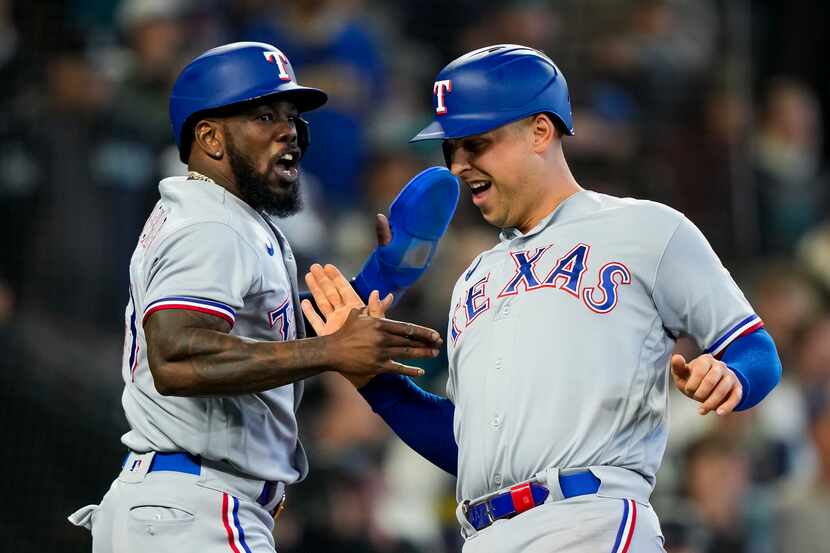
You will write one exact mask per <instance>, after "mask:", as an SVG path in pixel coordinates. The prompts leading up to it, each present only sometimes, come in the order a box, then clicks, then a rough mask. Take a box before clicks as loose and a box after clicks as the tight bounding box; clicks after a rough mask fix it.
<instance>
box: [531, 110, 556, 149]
mask: <svg viewBox="0 0 830 553" xmlns="http://www.w3.org/2000/svg"><path fill="white" fill-rule="evenodd" d="M530 132H531V136H532V144H533V151H534V152H536V153H537V154H541V153H543V152H545V151H546V150H547V149H548V147H549V146H550V144H551V143H552V142H554V141H555V140H556V139H557V138H558V136H559V134H558V131H557V130H556V125H554V123H553V121H552V120H551V118H550V116H548V115H547V114H546V113H539V114H537V115H534V116H533V119H532V121H531V122H530Z"/></svg>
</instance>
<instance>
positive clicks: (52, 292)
mask: <svg viewBox="0 0 830 553" xmlns="http://www.w3.org/2000/svg"><path fill="white" fill-rule="evenodd" d="M821 9H822V8H821V3H815V2H806V1H797V0H793V1H790V2H777V1H752V2H751V1H750V0H734V1H730V0H560V1H553V0H550V1H547V2H543V1H539V0H501V1H496V0H489V1H488V0H475V1H473V0H454V1H441V0H417V1H406V0H292V1H277V0H238V1H232V0H199V1H197V0H121V1H118V0H85V1H83V2H70V1H64V2H59V1H56V0H39V1H37V2H12V1H11V0H0V79H2V85H3V86H0V233H1V234H2V237H3V246H2V251H1V252H0V351H2V353H0V375H2V376H0V378H2V385H0V390H2V391H0V397H2V402H0V421H2V424H1V425H0V426H2V429H3V430H2V438H0V439H1V440H2V444H3V453H2V455H0V459H2V463H3V466H4V467H5V470H3V475H4V484H3V486H2V488H1V489H2V491H3V492H4V495H5V496H6V500H4V501H3V502H2V504H3V505H2V507H0V512H2V516H0V543H1V544H2V546H1V547H0V549H2V550H3V551H17V552H30V551H38V552H40V551H60V552H64V551H66V552H70V551H71V552H75V551H88V550H89V543H90V537H89V534H88V532H85V531H83V530H79V529H78V528H75V527H73V526H71V525H69V524H68V523H67V522H66V520H65V516H66V515H67V514H69V513H70V512H71V511H73V510H74V509H75V508H76V507H79V506H81V505H83V504H86V503H92V502H96V501H98V499H99V498H100V497H101V496H102V495H103V493H104V492H105V491H106V488H107V486H108V485H109V483H110V482H111V480H112V479H113V478H114V477H115V475H116V473H117V471H118V468H119V463H120V459H121V458H122V456H123V454H124V449H123V446H121V444H120V442H119V437H120V435H121V434H122V433H123V432H124V431H125V425H126V422H125V419H124V416H123V413H122V410H121V407H120V392H121V387H122V385H121V376H120V375H121V370H120V361H121V348H122V342H123V334H124V333H123V312H124V306H125V304H126V301H127V279H128V274H127V267H128V262H129V257H130V255H131V253H132V251H133V248H134V246H135V242H136V238H137V236H138V233H139V230H140V228H141V226H142V224H143V222H144V219H145V217H146V216H147V215H148V212H149V210H150V208H151V206H152V205H153V203H154V202H155V201H156V199H157V195H158V191H157V185H158V180H159V179H160V178H163V177H165V176H169V175H176V174H183V172H184V171H185V167H184V166H183V165H182V164H181V163H180V162H179V160H178V156H177V152H176V150H175V146H174V144H173V139H172V135H171V131H170V126H169V122H168V116H167V102H168V94H169V91H170V88H171V85H172V83H173V81H174V79H175V77H176V75H177V74H178V72H179V71H180V69H181V68H182V67H183V66H184V64H186V63H187V62H188V61H189V60H190V59H192V57H194V56H195V55H197V54H199V53H201V52H202V51H204V50H206V49H208V48H211V47H214V46H216V45H219V44H222V43H226V42H231V41H236V40H258V41H264V42H269V43H272V44H275V45H276V46H277V47H279V48H280V49H282V50H283V51H284V52H285V53H286V54H287V55H288V57H289V58H290V59H291V61H292V63H293V64H294V68H295V70H296V72H297V74H298V76H299V79H300V81H301V82H302V83H303V84H306V85H310V86H318V87H320V88H322V89H324V90H326V91H328V93H329V95H330V101H329V103H328V104H327V105H326V106H325V107H324V108H323V109H320V110H318V111H315V112H313V113H309V114H308V116H307V118H308V120H309V121H310V122H311V125H312V129H313V131H312V134H313V141H312V142H313V145H312V147H311V149H310V151H309V153H308V155H307V157H306V158H305V159H304V160H303V180H302V182H303V194H304V196H305V205H306V209H305V210H304V211H303V212H302V213H301V214H299V215H296V216H294V217H292V218H289V219H286V220H284V224H283V228H284V230H285V232H286V234H287V235H288V236H289V239H290V241H291V242H292V244H293V247H294V250H295V252H296V253H297V254H298V257H299V258H300V259H299V266H300V267H301V270H302V269H303V268H305V267H308V265H309V264H310V263H311V262H313V261H323V262H332V263H335V264H337V265H338V266H340V268H341V269H342V270H343V271H344V272H345V273H348V274H354V273H355V272H356V271H357V270H359V268H360V264H361V262H362V260H363V259H364V258H365V255H367V254H368V252H369V251H371V249H372V248H373V247H374V230H373V228H374V227H373V217H372V215H373V214H374V213H376V212H378V211H383V210H385V208H386V207H387V206H388V205H389V203H390V201H391V200H392V199H393V198H394V196H395V194H396V193H397V191H398V190H399V189H400V187H401V186H402V185H403V184H404V183H405V182H406V181H407V180H408V179H409V178H410V177H411V176H413V175H414V174H415V173H417V172H418V171H420V170H421V169H423V168H425V167H427V166H429V165H437V164H440V163H441V157H440V152H439V151H438V148H436V147H435V146H434V145H429V144H427V145H417V146H415V145H410V144H407V140H408V138H410V137H411V136H412V135H413V134H415V132H416V131H417V130H418V129H420V128H421V127H422V126H423V125H424V124H425V123H426V122H427V121H428V120H429V118H430V107H431V90H432V81H433V77H434V75H435V74H436V73H437V72H438V70H439V69H440V68H441V67H443V66H444V65H445V64H446V63H448V62H449V61H450V60H452V59H454V58H455V57H457V56H458V55H460V54H461V53H463V52H466V51H468V50H471V49H474V48H478V47H480V46H485V45H488V44H493V43H500V42H513V43H521V44H526V45H530V46H533V47H536V48H539V49H541V50H544V51H545V52H546V53H548V54H549V55H550V56H551V57H552V58H553V59H554V60H555V61H556V62H557V63H558V65H559V67H560V68H561V69H562V71H563V72H564V73H565V75H566V76H567V79H568V83H569V85H570V89H571V97H572V100H573V103H574V115H575V126H576V136H575V137H573V138H567V139H566V141H565V153H566V157H567V158H568V160H569V161H570V163H571V166H572V169H573V172H574V174H575V176H576V178H577V180H578V181H579V182H580V183H581V184H582V186H583V187H586V188H590V189H594V190H598V191H601V192H606V193H610V194H615V195H620V196H636V197H641V198H647V199H652V200H656V201H660V202H664V203H667V204H669V205H671V206H672V207H674V208H676V209H679V210H681V211H682V212H684V213H685V214H686V215H687V216H688V217H689V218H690V219H691V220H692V221H693V222H694V223H696V224H697V225H698V226H699V227H700V228H701V229H702V230H703V232H704V234H706V236H707V237H708V238H709V240H710V241H711V243H712V245H713V247H714V248H715V250H716V251H717V252H718V253H719V254H720V256H721V257H722V259H724V262H725V264H726V266H727V267H728V268H729V270H730V271H731V272H732V274H733V275H734V276H735V277H736V279H737V280H738V281H739V283H740V284H741V286H742V287H743V289H744V290H745V291H746V293H747V295H748V296H749V298H750V301H751V302H752V303H753V305H754V306H755V308H756V309H757V311H758V313H759V315H760V316H761V317H762V318H763V319H764V321H765V322H766V328H767V329H768V330H769V332H770V333H771V334H772V336H773V337H774V338H775V340H776V342H777V344H778V348H779V351H780V354H781V357H782V360H783V365H784V377H783V381H782V382H781V384H780V385H779V387H778V388H777V389H776V390H775V391H774V392H773V393H772V395H771V396H770V397H769V398H768V399H767V400H766V401H765V402H764V403H763V404H762V405H761V406H760V407H758V408H756V409H754V410H752V411H750V412H747V413H741V414H736V415H732V416H729V417H725V418H717V417H716V416H714V415H713V414H710V415H708V416H706V417H700V416H698V415H697V412H696V404H694V403H693V402H691V401H690V400H687V399H685V398H683V397H682V396H680V395H679V394H677V395H675V397H672V398H671V402H670V411H671V422H670V424H671V437H670V444H669V448H668V451H667V455H666V460H665V463H664V466H663V468H662V470H661V472H660V473H659V476H658V486H657V489H656V490H655V493H654V496H653V503H654V505H655V507H656V509H657V511H658V513H659V514H660V516H661V520H662V524H663V531H664V533H665V537H666V549H667V551H668V552H669V553H721V552H730V553H774V552H782V553H790V552H793V553H811V552H825V553H826V552H830V311H828V303H827V300H828V298H830V217H828V215H830V211H828V197H827V190H828V187H827V186H828V172H827V160H828V155H827V154H828V145H827V144H826V142H825V141H824V137H823V133H824V131H825V129H827V128H828V125H827V112H828V109H829V108H828V103H827V102H828V100H829V99H830V75H828V65H827V63H826V62H825V61H824V60H823V55H824V54H822V52H824V53H827V52H829V51H830V48H828V46H830V45H828V38H827V33H826V29H827V28H828V25H827V23H828V21H827V17H826V16H824V15H823V14H822V13H821ZM496 240H497V233H496V231H495V230H494V229H492V228H490V227H488V226H487V225H486V224H484V223H483V221H481V218H480V215H479V214H478V211H477V210H476V209H475V208H474V207H473V206H472V204H471V202H470V201H469V194H468V193H465V194H462V199H461V204H460V206H459V210H458V214H457V217H456V219H455V220H454V222H453V224H452V227H451V230H450V232H449V234H448V236H447V237H446V238H445V240H444V241H443V242H442V244H441V247H440V252H439V255H438V256H437V258H436V259H435V262H434V264H433V266H432V268H431V269H430V271H429V272H428V274H427V275H426V276H425V278H424V279H422V281H421V282H420V283H419V284H418V285H417V286H416V288H415V289H413V290H411V291H410V292H409V293H408V294H407V295H406V296H405V298H404V299H403V301H402V303H401V304H400V305H399V307H398V308H396V310H395V311H393V312H392V313H391V314H390V315H391V316H394V317H395V318H398V319H403V320H412V321H415V322H418V323H421V324H426V325H429V326H432V327H433V328H437V329H440V330H442V331H443V330H444V329H446V320H447V312H448V307H449V306H448V301H449V297H450V292H451V287H452V285H453V283H454V282H455V279H456V278H457V275H458V274H459V273H460V272H461V271H462V270H463V269H464V268H465V267H466V266H467V264H468V263H469V262H470V260H471V259H472V258H473V257H474V256H475V255H476V254H477V253H478V252H480V251H482V250H483V249H487V248H489V247H490V246H492V245H493V244H494V243H495V242H496ZM688 278H689V279H693V278H695V275H694V274H690V275H688ZM678 285H682V283H678ZM678 348H680V349H682V350H683V351H687V352H691V351H692V350H693V349H694V348H695V346H694V344H689V343H682V341H681V343H679V344H678ZM445 363H446V360H445V358H444V359H443V360H442V359H439V360H437V361H435V362H431V363H430V364H428V365H426V368H427V376H425V377H423V378H422V379H421V384H422V385H424V386H426V387H428V388H430V389H432V390H433V391H436V392H438V393H443V388H444V384H445V381H446V370H445ZM574 370H580V369H579V368H575V369H574ZM538 415H539V416H545V413H544V408H543V407H541V406H540V411H539V413H538ZM300 425H301V431H302V439H303V442H304V444H305V445H306V447H307V449H308V450H309V455H310V462H311V467H312V468H311V474H310V476H309V477H308V479H307V480H306V481H304V482H303V483H301V484H299V485H297V486H294V487H292V488H290V489H289V492H288V493H289V496H288V508H287V510H286V511H285V513H284V514H283V516H282V518H281V519H280V520H279V522H278V528H277V537H278V550H279V551H280V552H281V553H295V552H300V551H303V552H316V551H338V552H342V553H352V552H354V553H357V552H361V553H404V552H407V553H408V552H423V553H427V552H428V553H449V552H455V551H459V550H460V543H461V542H460V536H459V533H458V526H457V523H456V521H455V518H454V514H453V513H454V508H455V495H454V483H455V481H454V478H453V477H451V476H449V475H447V474H444V473H442V472H441V471H440V470H439V469H437V468H434V467H432V466H431V465H429V464H428V463H427V462H426V461H423V460H422V459H420V458H419V457H418V456H417V455H416V454H414V453H412V452H411V451H409V450H408V449H407V448H406V446H403V445H401V443H400V442H399V441H397V440H396V439H395V438H394V437H393V436H392V435H391V434H390V432H389V431H388V429H387V428H386V427H385V425H384V423H383V422H382V421H380V419H379V418H377V417H375V415H373V414H372V413H371V412H370V410H369V408H368V407H367V406H366V404H365V403H364V402H363V400H362V398H360V396H359V395H358V394H357V393H356V392H355V391H354V389H353V388H352V387H351V385H349V384H348V383H347V382H346V381H345V380H343V379H342V378H339V377H337V376H336V375H324V376H322V377H319V378H315V379H313V380H312V381H311V382H310V383H309V386H308V387H307V394H306V398H305V399H304V402H303V406H302V409H301V422H300Z"/></svg>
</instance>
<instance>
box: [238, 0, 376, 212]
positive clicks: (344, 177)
mask: <svg viewBox="0 0 830 553" xmlns="http://www.w3.org/2000/svg"><path fill="white" fill-rule="evenodd" d="M362 7H363V2H361V1H360V0H353V1H351V2H335V1H333V0H300V1H297V2H291V3H289V4H287V5H285V6H282V7H279V8H278V7H276V6H275V5H273V4H271V3H263V4H261V5H256V4H255V3H254V5H249V8H250V12H249V13H248V14H247V17H248V19H247V20H246V21H244V22H242V25H241V28H240V29H239V37H240V39H242V40H254V41H261V42H267V43H270V44H275V45H277V46H278V47H279V48H280V49H281V50H283V52H285V54H286V55H287V56H288V57H289V59H291V62H292V64H293V65H294V68H295V69H296V71H297V73H298V74H299V75H301V76H302V79H303V82H304V83H306V84H307V85H308V86H314V87H319V88H321V89H323V90H325V91H327V92H328V94H329V101H328V103H327V104H326V105H325V106H323V107H322V108H321V109H318V110H316V111H315V112H314V113H309V114H308V116H307V118H308V120H309V122H310V123H311V126H312V129H313V131H312V132H313V135H312V140H313V143H314V147H313V148H311V149H310V150H309V151H308V154H307V155H306V156H305V158H304V159H303V169H304V170H305V171H308V172H311V173H313V174H314V175H315V176H316V177H318V178H319V179H320V182H321V185H322V189H323V193H324V197H325V198H326V202H327V204H330V205H339V206H341V207H351V206H355V205H357V204H359V202H360V199H361V198H362V197H363V190H362V189H361V186H360V182H359V180H358V177H359V175H360V174H361V173H362V171H363V167H364V166H363V164H364V162H365V158H366V129H365V127H366V125H367V118H368V117H369V116H371V115H372V113H373V111H374V109H375V106H376V105H378V104H380V103H381V102H382V101H383V98H384V75H385V73H384V67H383V60H382V58H381V50H380V45H379V44H378V43H377V42H376V41H375V39H374V37H373V35H372V33H371V32H370V30H369V26H368V25H367V23H366V21H365V19H364V18H363V17H362V16H361V11H362V10H361V8H362Z"/></svg>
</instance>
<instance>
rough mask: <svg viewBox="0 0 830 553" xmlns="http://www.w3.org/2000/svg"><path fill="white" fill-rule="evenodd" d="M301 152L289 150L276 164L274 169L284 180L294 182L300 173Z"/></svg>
mask: <svg viewBox="0 0 830 553" xmlns="http://www.w3.org/2000/svg"><path fill="white" fill-rule="evenodd" d="M299 161H300V153H299V152H297V151H293V150H292V151H289V152H285V153H283V154H282V155H281V156H280V157H279V158H278V159H277V162H276V163H275V164H274V171H275V172H276V173H277V174H278V175H279V176H280V179H281V180H283V181H288V182H293V181H295V180H297V176H298V175H299Z"/></svg>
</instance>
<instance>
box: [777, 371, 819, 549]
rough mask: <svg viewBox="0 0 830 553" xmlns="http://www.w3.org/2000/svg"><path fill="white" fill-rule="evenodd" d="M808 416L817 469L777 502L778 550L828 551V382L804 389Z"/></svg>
mask: <svg viewBox="0 0 830 553" xmlns="http://www.w3.org/2000/svg"><path fill="white" fill-rule="evenodd" d="M808 420H809V426H810V436H811V438H812V442H813V444H814V446H815V450H816V456H817V458H818V464H817V470H816V473H815V475H814V478H813V479H812V481H811V482H809V483H808V484H807V485H806V486H799V487H798V488H796V489H793V490H790V492H789V494H788V495H787V496H786V497H785V498H784V499H783V501H782V502H781V509H780V512H779V513H778V516H777V517H776V519H777V524H776V527H777V549H776V551H777V552H778V553H826V552H827V551H830V525H828V524H827V522H828V521H830V382H828V383H825V384H824V385H823V386H817V387H814V388H813V389H811V390H810V392H809V393H808Z"/></svg>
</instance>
